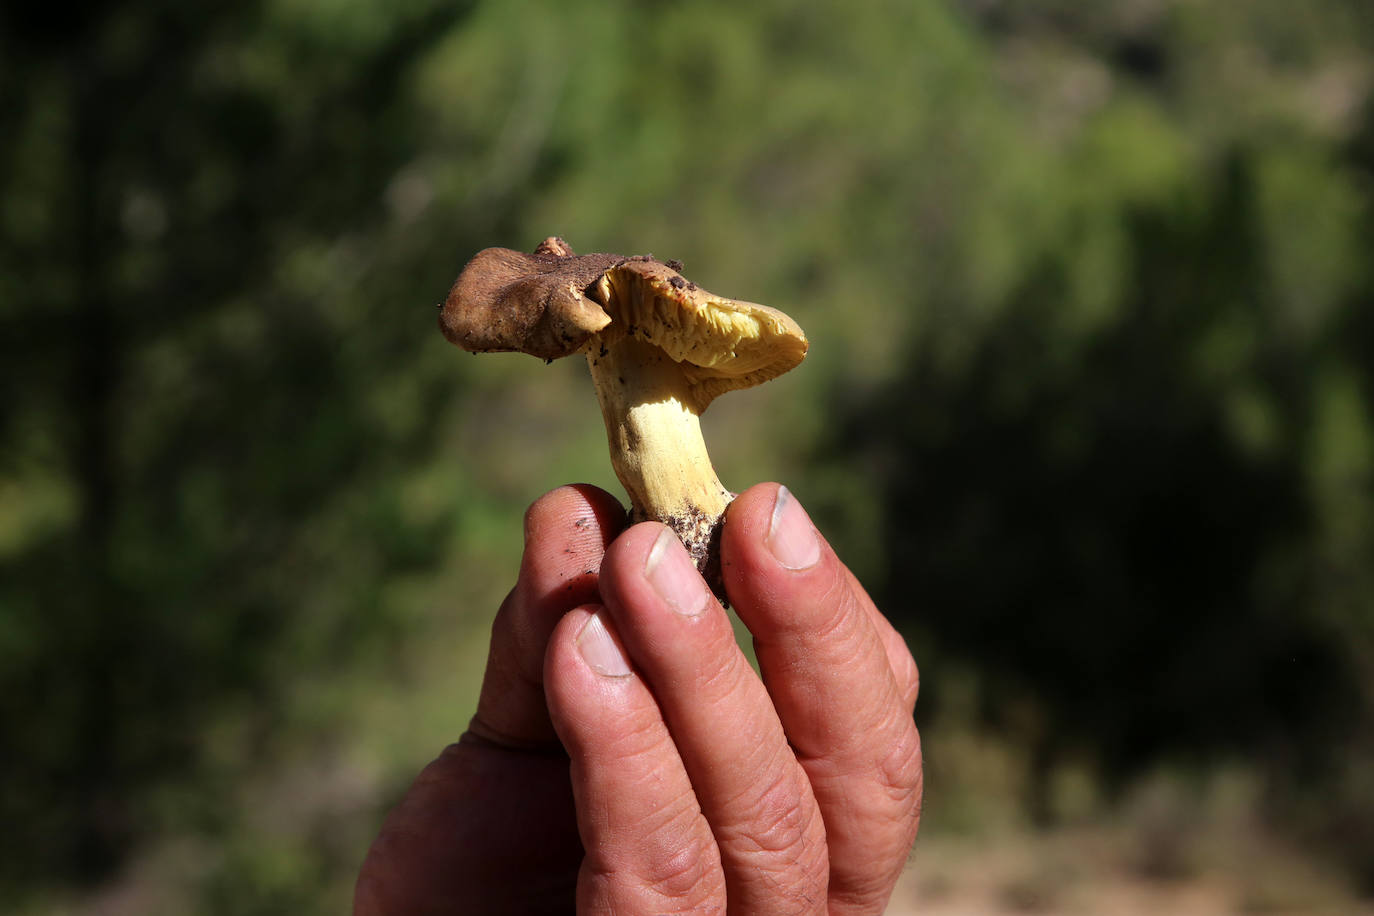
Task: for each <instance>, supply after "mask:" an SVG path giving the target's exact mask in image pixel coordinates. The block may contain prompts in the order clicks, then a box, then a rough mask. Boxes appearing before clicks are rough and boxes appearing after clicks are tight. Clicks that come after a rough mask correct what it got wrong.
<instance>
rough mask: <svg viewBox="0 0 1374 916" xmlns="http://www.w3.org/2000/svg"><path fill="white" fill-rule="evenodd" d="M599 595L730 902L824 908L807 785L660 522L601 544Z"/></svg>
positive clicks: (819, 849)
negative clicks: (683, 781)
mask: <svg viewBox="0 0 1374 916" xmlns="http://www.w3.org/2000/svg"><path fill="white" fill-rule="evenodd" d="M601 592H602V599H603V601H605V603H606V606H607V608H608V610H609V612H610V614H611V616H612V618H613V619H614V621H615V623H616V628H617V630H618V632H619V633H620V636H621V639H622V640H623V641H624V643H625V646H626V649H627V651H628V653H629V655H630V657H631V658H632V659H633V661H634V663H635V666H636V668H638V669H639V670H640V671H641V672H642V674H643V677H644V679H645V681H646V682H647V683H648V684H649V685H650V686H651V688H652V689H653V691H654V694H655V697H656V698H657V700H658V704H659V707H660V708H661V709H662V712H663V717H664V720H665V721H666V722H667V724H668V730H669V732H670V733H671V734H672V736H673V741H674V743H675V744H676V745H677V748H678V752H679V754H680V755H681V757H682V761H683V765H684V766H685V767H686V770H687V773H688V776H689V777H690V779H691V781H692V787H693V789H694V790H695V791H696V794H697V798H698V800H699V801H700V803H701V809H702V813H703V814H704V815H705V817H706V820H707V822H708V823H709V824H710V825H711V830H712V833H713V834H714V835H715V838H716V844H717V846H718V847H719V849H720V855H721V865H722V867H723V869H724V872H725V880H726V896H727V900H728V901H729V907H730V911H731V912H738V913H757V914H761V916H767V914H770V913H779V912H786V913H796V912H824V910H825V905H826V882H827V880H828V872H829V864H828V856H827V853H826V845H825V827H824V823H823V821H822V819H821V816H820V812H819V809H818V808H817V806H816V801H815V797H814V795H813V794H812V791H811V785H810V782H809V781H808V780H807V777H806V774H805V771H803V770H802V768H801V767H800V765H799V764H798V763H797V760H796V757H795V756H794V755H793V753H792V750H791V748H790V747H789V746H788V743H787V737H786V734H785V733H784V732H783V728H782V725H781V723H780V722H779V721H778V717H777V715H776V713H775V712H774V710H773V705H772V701H771V700H770V698H769V696H768V691H767V690H766V689H765V688H764V686H763V683H762V682H761V681H760V680H759V679H758V676H757V675H756V674H755V673H754V671H753V669H752V668H750V667H749V663H748V661H747V660H746V659H745V657H744V655H743V653H742V652H740V650H739V647H738V646H737V645H736V643H735V638H734V631H733V629H732V628H731V626H730V621H729V618H728V617H727V616H726V614H725V611H724V610H723V609H722V608H721V606H720V604H719V603H718V602H717V601H716V600H715V598H714V597H713V596H712V595H711V593H710V590H709V589H708V588H707V587H706V583H705V582H704V581H703V580H702V578H701V576H700V575H698V574H697V571H696V569H695V567H694V566H693V565H692V561H691V558H690V557H689V556H688V554H687V551H686V550H685V549H684V548H683V547H682V544H681V543H680V542H679V541H678V539H677V537H676V536H674V535H673V533H672V532H671V531H669V530H668V529H667V528H665V527H663V526H662V525H659V524H656V523H646V524H642V525H638V526H636V527H634V528H632V529H630V530H629V531H627V532H626V533H625V534H623V535H622V536H621V537H620V538H619V539H618V540H617V541H616V542H615V543H614V544H613V545H612V546H611V548H610V550H609V551H608V552H607V554H606V558H605V560H604V561H603V563H602V567H601ZM808 903H809V905H810V906H809V908H803V907H806V906H807V904H808Z"/></svg>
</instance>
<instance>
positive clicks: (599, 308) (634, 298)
mask: <svg viewBox="0 0 1374 916" xmlns="http://www.w3.org/2000/svg"><path fill="white" fill-rule="evenodd" d="M681 267H682V265H681V264H680V263H678V262H675V261H668V262H666V263H663V262H659V261H656V260H654V259H653V258H652V257H651V256H647V255H646V256H640V257H630V258H626V257H622V256H620V255H614V254H588V255H576V254H574V253H573V250H572V249H571V248H570V247H568V244H567V243H566V242H564V241H563V240H562V239H560V238H557V237H550V238H548V239H545V240H544V241H543V242H542V243H540V245H539V247H538V248H536V249H535V250H534V253H533V254H525V253H523V252H518V251H512V250H510V249H507V248H488V249H486V250H484V251H481V252H478V253H477V255H476V256H475V257H473V259H472V260H471V261H469V262H468V264H467V266H466V267H464V268H463V272H462V273H461V274H460V275H459V277H458V280H457V282H456V283H454V285H453V288H452V289H451V290H450V291H449V294H448V299H447V300H446V301H445V302H444V304H443V305H442V306H440V308H441V314H440V317H439V326H440V328H441V329H442V330H443V332H444V336H445V337H447V338H448V339H449V341H451V342H452V343H455V344H457V345H458V346H460V347H462V348H463V349H465V350H468V351H470V352H474V353H483V352H493V351H520V352H523V353H529V354H531V355H533V356H537V357H539V358H541V359H544V360H546V361H552V360H555V359H558V358H560V357H563V356H568V355H570V354H573V353H577V352H581V353H584V354H586V357H587V364H588V366H589V367H590V369H591V376H592V384H593V386H594V387H595V388H596V395H597V399H598V400H599V401H600V403H601V414H602V417H603V419H604V420H605V422H606V438H607V440H608V441H609V444H610V451H611V466H612V467H613V468H614V469H615V473H616V476H617V477H618V478H620V482H621V483H622V484H623V485H624V486H625V490H626V492H627V493H628V494H629V496H630V504H631V511H630V519H631V521H634V522H639V521H645V520H651V519H652V520H656V521H660V522H662V523H664V524H665V525H667V526H668V527H670V528H672V529H673V531H674V532H676V533H677V536H678V537H679V538H680V539H681V540H682V543H683V544H684V545H685V546H686V547H687V550H688V552H689V553H690V554H691V555H692V559H693V561H694V562H695V563H696V565H697V569H698V570H700V571H701V573H702V575H703V576H705V578H706V581H707V582H709V583H711V585H712V588H713V589H714V590H715V591H716V593H717V594H722V587H721V578H720V558H719V552H718V544H719V538H720V525H721V520H722V518H723V517H724V514H725V509H726V507H727V506H728V505H729V504H730V501H731V500H732V499H733V498H734V494H733V493H731V492H730V491H729V490H727V489H726V488H725V487H724V486H722V485H721V482H720V480H719V479H718V478H717V477H716V472H715V469H714V468H712V466H711V459H710V456H709V455H708V454H707V452H706V443H705V441H704V440H703V439H702V436H701V424H700V421H699V417H700V416H701V414H702V412H703V411H705V410H706V407H707V405H709V404H710V403H711V401H713V400H714V399H715V398H716V397H717V396H719V395H721V394H723V393H724V392H726V391H730V390H733V389H736V388H749V387H752V386H754V385H757V384H759V383H760V382H765V381H767V380H769V379H771V378H774V377H775V376H778V375H781V374H782V373H784V372H786V371H787V370H789V369H791V368H792V367H794V366H796V365H797V364H798V363H800V362H801V361H802V358H803V357H804V356H805V355H806V348H807V343H806V336H805V335H804V334H803V333H802V330H801V328H799V327H797V324H796V322H794V321H793V320H792V319H791V318H789V317H787V315H785V314H783V313H782V312H780V311H778V310H776V309H771V308H768V307H767V306H763V305H756V304H754V303H752V302H739V301H736V300H734V299H726V298H724V297H722V296H717V295H714V294H712V293H708V292H706V291H705V290H704V289H702V288H700V287H699V286H697V285H696V284H695V283H692V282H691V281H689V280H687V279H685V278H684V277H683V276H682V274H681V273H679V271H680V270H681Z"/></svg>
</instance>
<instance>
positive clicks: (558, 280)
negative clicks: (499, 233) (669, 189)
mask: <svg viewBox="0 0 1374 916" xmlns="http://www.w3.org/2000/svg"><path fill="white" fill-rule="evenodd" d="M564 251H566V252H567V253H568V254H567V255H564V254H563V252H564ZM623 260H624V258H623V257H622V256H620V255H617V254H588V255H582V256H576V255H572V249H571V248H568V247H567V245H566V243H564V242H563V240H562V239H557V238H550V239H546V240H545V241H544V242H543V243H542V244H541V245H540V246H539V248H537V249H536V250H535V252H534V254H525V253H523V252H519V251H512V250H511V249H509V248H487V249H485V250H483V251H479V252H477V254H476V255H475V256H474V257H473V259H472V260H471V261H469V262H468V263H467V266H466V267H464V268H463V272H462V273H461V274H459V275H458V280H457V282H455V283H454V284H453V288H452V289H451V290H449V294H448V298H447V299H446V300H445V301H444V304H443V306H441V308H442V311H441V313H440V315H439V327H440V329H441V330H442V331H443V332H444V336H445V337H447V338H448V339H449V340H450V341H451V342H452V343H455V344H457V345H458V346H460V347H462V348H463V349H464V350H469V351H471V352H473V353H489V352H497V351H518V352H521V353H528V354H530V355H531V356H537V357H539V358H540V359H558V358H560V357H563V356H568V355H570V354H572V353H576V352H577V351H579V350H581V349H582V348H583V347H584V346H585V345H586V343H587V341H588V340H590V339H591V338H592V337H593V336H594V335H595V334H596V333H597V332H599V331H600V330H601V329H602V328H604V327H605V326H606V325H608V324H610V323H611V318H610V316H609V315H607V314H606V313H605V311H603V310H602V308H601V306H600V305H598V304H597V303H595V302H593V301H592V300H590V299H588V298H587V296H586V290H587V288H588V287H589V286H591V285H592V284H594V283H596V282H597V280H599V279H600V278H601V276H602V275H603V274H604V273H605V272H606V270H607V268H609V267H611V266H613V265H615V264H617V263H618V262H620V261H623Z"/></svg>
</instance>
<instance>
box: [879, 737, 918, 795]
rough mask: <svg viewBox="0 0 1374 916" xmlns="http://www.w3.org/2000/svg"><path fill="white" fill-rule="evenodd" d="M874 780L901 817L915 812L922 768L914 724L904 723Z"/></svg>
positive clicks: (888, 749)
mask: <svg viewBox="0 0 1374 916" xmlns="http://www.w3.org/2000/svg"><path fill="white" fill-rule="evenodd" d="M877 773H878V778H879V780H880V781H881V784H882V788H883V790H884V791H885V792H886V794H887V797H888V799H889V800H890V801H891V802H892V803H893V804H895V805H897V806H898V807H899V808H900V809H901V810H902V811H903V813H908V814H909V813H913V812H914V811H915V810H919V808H920V802H921V789H922V787H923V783H924V768H923V766H922V759H921V735H920V732H918V731H917V730H916V724H915V723H914V722H912V721H910V720H909V719H908V720H904V721H903V722H902V724H901V726H899V727H898V728H897V729H896V730H895V734H894V736H893V738H892V740H891V741H889V742H888V745H887V747H886V749H885V751H884V753H883V755H882V756H881V757H880V758H879V760H878V768H877Z"/></svg>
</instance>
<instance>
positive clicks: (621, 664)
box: [577, 610, 633, 677]
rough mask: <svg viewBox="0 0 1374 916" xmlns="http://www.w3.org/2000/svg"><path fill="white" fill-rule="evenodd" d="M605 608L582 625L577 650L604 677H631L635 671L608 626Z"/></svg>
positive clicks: (578, 635)
mask: <svg viewBox="0 0 1374 916" xmlns="http://www.w3.org/2000/svg"><path fill="white" fill-rule="evenodd" d="M605 613H606V612H605V611H604V610H601V611H597V612H596V613H595V614H593V615H592V616H591V617H588V618H587V622H586V623H584V624H583V625H582V632H581V633H578V634H577V651H579V652H581V653H582V658H583V659H584V660H585V661H586V662H587V665H588V666H590V667H591V669H592V670H593V671H595V672H596V673H597V674H600V675H603V676H604V677H629V676H630V675H631V674H632V673H633V672H632V671H631V669H630V662H629V660H628V659H626V658H625V650H623V649H621V648H620V643H618V642H616V639H615V637H614V636H612V635H611V631H610V630H609V629H607V628H606V619H605V617H604V616H602V615H604V614H605Z"/></svg>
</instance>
